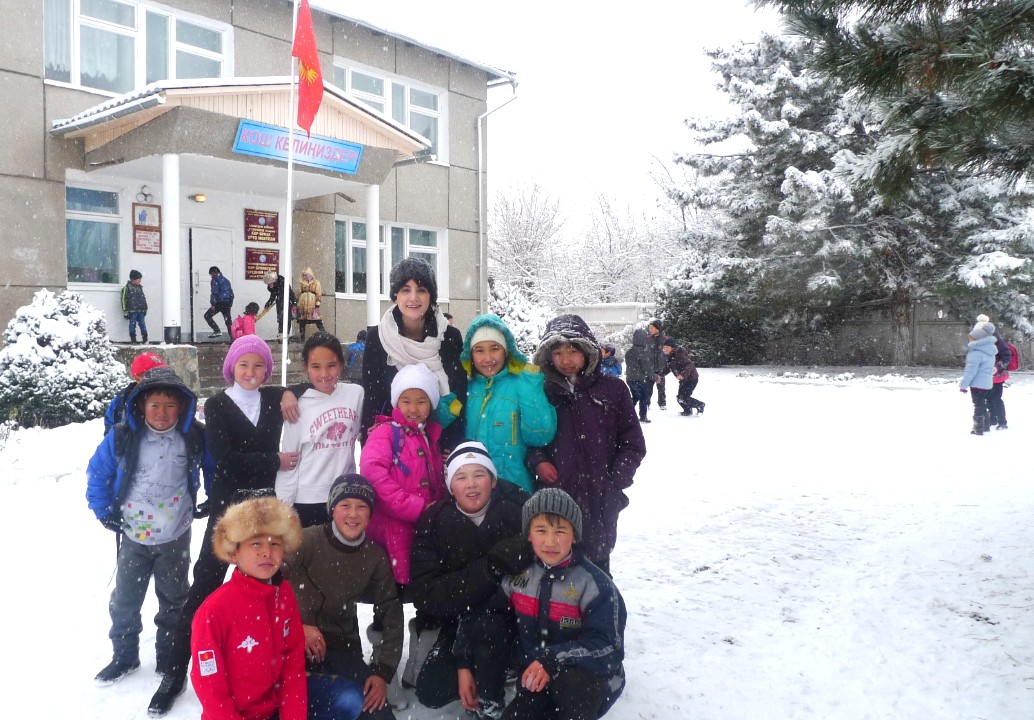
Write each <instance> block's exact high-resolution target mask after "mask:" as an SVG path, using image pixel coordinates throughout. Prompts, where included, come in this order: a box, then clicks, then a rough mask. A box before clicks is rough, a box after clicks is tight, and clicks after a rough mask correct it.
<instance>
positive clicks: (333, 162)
mask: <svg viewBox="0 0 1034 720" xmlns="http://www.w3.org/2000/svg"><path fill="white" fill-rule="evenodd" d="M290 138H291V135H290V133H289V132H288V131H287V130H285V129H284V128H281V127H277V126H275V125H266V124H265V123H259V122H254V121H253V120H241V122H240V125H238V126H237V136H236V137H235V138H234V141H233V151H234V152H235V153H239V154H241V155H254V156H256V157H264V158H270V159H273V160H283V161H284V162H287V150H288V147H289V145H288V143H289V142H290ZM362 157H363V146H362V145H357V144H355V143H350V142H345V141H343V140H334V139H333V138H327V137H320V136H319V135H313V136H312V137H304V136H302V135H295V136H294V161H295V162H296V163H299V164H301V165H310V166H312V167H318V168H323V169H324V170H332V171H334V172H340V173H345V174H346V175H355V174H356V172H358V170H359V161H360V160H362Z"/></svg>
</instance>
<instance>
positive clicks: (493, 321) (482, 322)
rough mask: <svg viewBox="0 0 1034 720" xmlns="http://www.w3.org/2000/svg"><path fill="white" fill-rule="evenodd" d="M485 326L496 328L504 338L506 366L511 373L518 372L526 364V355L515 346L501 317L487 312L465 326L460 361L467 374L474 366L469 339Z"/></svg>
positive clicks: (470, 372) (511, 334) (510, 333)
mask: <svg viewBox="0 0 1034 720" xmlns="http://www.w3.org/2000/svg"><path fill="white" fill-rule="evenodd" d="M485 327H487V328H492V329H493V330H498V331H499V332H500V333H501V334H502V336H503V337H504V338H506V367H507V368H508V369H509V370H510V372H511V373H514V374H517V373H520V372H521V370H523V369H524V366H525V365H527V364H528V356H527V355H525V354H524V353H522V352H521V351H520V349H519V348H518V347H517V341H516V340H515V339H514V337H513V333H512V332H510V328H508V327H506V323H505V322H503V319H502V318H501V317H499V316H498V315H496V314H494V313H487V314H485V315H478V316H477V317H476V318H474V319H473V320H471V321H470V325H469V326H468V327H467V333H466V335H464V337H463V352H461V353H460V361H461V362H462V363H463V367H464V368H465V369H466V371H467V375H468V376H469V375H472V374H473V372H474V366H473V364H472V363H471V361H470V352H471V346H470V340H471V338H473V337H474V334H475V333H476V332H477V331H478V330H480V329H481V328H485Z"/></svg>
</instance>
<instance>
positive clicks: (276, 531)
mask: <svg viewBox="0 0 1034 720" xmlns="http://www.w3.org/2000/svg"><path fill="white" fill-rule="evenodd" d="M301 538H302V528H301V524H300V523H299V522H298V516H297V514H295V512H294V510H292V509H291V508H290V507H288V506H287V505H285V504H284V503H283V502H281V501H280V500H277V499H276V498H273V497H263V498H255V499H252V500H246V501H245V502H242V503H239V504H237V505H233V506H231V507H230V508H229V509H228V510H227V511H226V513H225V514H224V515H223V518H222V520H220V521H219V524H218V525H217V526H216V528H215V532H214V534H213V536H212V546H213V548H212V549H213V552H214V553H215V555H216V556H217V557H218V558H219V559H220V560H222V561H223V562H227V563H234V564H236V565H237V567H236V569H235V570H234V571H233V575H232V577H231V578H230V580H229V581H228V582H227V583H226V584H225V585H223V586H222V587H220V588H219V589H218V590H216V591H215V592H214V593H212V594H211V595H210V596H209V597H208V599H207V600H205V602H204V603H203V604H202V605H201V607H200V608H199V609H198V611H197V613H196V614H195V615H194V622H193V626H192V631H191V653H192V655H193V659H194V662H193V664H192V667H191V670H190V682H191V683H192V684H193V686H194V691H195V692H196V693H197V696H198V699H199V700H200V701H201V717H202V720H229V719H230V718H234V719H239V718H244V720H270V718H273V717H278V718H279V720H306V708H307V693H306V680H305V633H304V632H303V631H302V619H301V615H300V614H299V612H298V603H297V602H296V601H295V598H294V592H292V590H291V586H290V584H289V583H287V582H285V581H284V580H283V577H282V575H281V574H280V565H281V563H282V562H283V560H284V553H285V551H286V552H294V551H295V550H297V549H298V548H299V547H300V546H301Z"/></svg>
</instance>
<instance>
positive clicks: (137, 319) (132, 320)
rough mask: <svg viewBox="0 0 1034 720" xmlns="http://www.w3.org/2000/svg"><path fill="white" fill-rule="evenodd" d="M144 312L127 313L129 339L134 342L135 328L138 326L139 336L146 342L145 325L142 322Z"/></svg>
mask: <svg viewBox="0 0 1034 720" xmlns="http://www.w3.org/2000/svg"><path fill="white" fill-rule="evenodd" d="M145 315H147V313H146V312H142V311H140V310H133V311H131V312H130V313H129V339H130V340H132V341H133V342H136V326H137V324H138V323H139V325H140V335H141V336H142V337H143V339H144V340H145V341H146V340H147V323H146V322H144V316H145Z"/></svg>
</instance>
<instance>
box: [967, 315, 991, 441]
mask: <svg viewBox="0 0 1034 720" xmlns="http://www.w3.org/2000/svg"><path fill="white" fill-rule="evenodd" d="M994 332H995V326H994V324H992V323H989V322H978V323H977V324H976V325H974V326H973V329H972V330H970V331H969V345H968V346H967V350H966V367H965V369H964V370H963V371H962V380H961V381H959V390H960V391H961V392H967V391H968V392H969V394H970V397H972V398H973V429H972V430H971V431H970V432H971V434H973V435H983V434H984V430H985V429H990V427H989V426H988V424H987V423H988V418H989V416H990V412H991V409H990V407H991V406H990V403H991V390H992V385H993V384H994V371H995V355H996V354H997V352H998V349H997V347H996V346H995V336H994Z"/></svg>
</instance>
